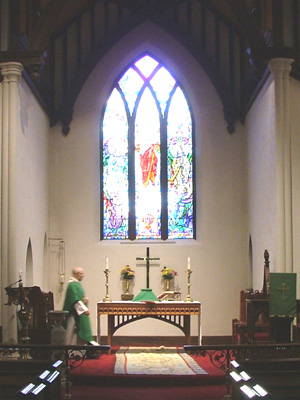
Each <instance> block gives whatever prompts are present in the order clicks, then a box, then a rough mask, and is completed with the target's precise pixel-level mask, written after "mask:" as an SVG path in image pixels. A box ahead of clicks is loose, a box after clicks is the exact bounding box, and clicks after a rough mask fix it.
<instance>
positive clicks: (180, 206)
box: [167, 87, 193, 239]
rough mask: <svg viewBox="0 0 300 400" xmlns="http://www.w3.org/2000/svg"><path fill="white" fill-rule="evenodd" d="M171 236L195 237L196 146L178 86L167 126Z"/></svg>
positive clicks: (169, 235) (186, 105) (185, 102)
mask: <svg viewBox="0 0 300 400" xmlns="http://www.w3.org/2000/svg"><path fill="white" fill-rule="evenodd" d="M167 140H168V237H169V238H173V239H177V238H192V237H193V146H192V120H191V113H190V110H189V107H188V104H187V101H186V99H185V96H184V94H183V92H182V90H181V89H180V88H179V87H178V88H177V89H176V91H175V94H174V96H173V98H172V100H171V103H170V108H169V113H168V125H167Z"/></svg>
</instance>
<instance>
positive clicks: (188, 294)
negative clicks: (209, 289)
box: [184, 268, 194, 302]
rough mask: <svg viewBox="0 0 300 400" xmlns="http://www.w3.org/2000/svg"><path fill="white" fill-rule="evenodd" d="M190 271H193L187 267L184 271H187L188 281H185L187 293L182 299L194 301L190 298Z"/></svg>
mask: <svg viewBox="0 0 300 400" xmlns="http://www.w3.org/2000/svg"><path fill="white" fill-rule="evenodd" d="M192 272H193V271H192V270H191V268H188V269H187V271H186V273H187V281H188V283H187V292H188V293H187V296H186V299H185V300H184V301H190V302H192V301H194V300H193V299H192V298H191V273H192Z"/></svg>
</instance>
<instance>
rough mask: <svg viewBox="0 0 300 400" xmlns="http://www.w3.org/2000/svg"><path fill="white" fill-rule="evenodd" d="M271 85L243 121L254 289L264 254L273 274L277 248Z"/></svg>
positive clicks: (260, 276) (258, 283)
mask: <svg viewBox="0 0 300 400" xmlns="http://www.w3.org/2000/svg"><path fill="white" fill-rule="evenodd" d="M274 126H275V114H274V84H273V81H272V79H271V78H269V79H268V81H267V82H266V83H265V85H264V88H263V89H262V91H261V92H260V94H259V96H258V97H257V99H256V100H255V103H254V104H253V105H252V108H251V110H250V111H249V113H248V115H247V119H246V129H247V142H248V144H247V147H248V177H247V179H248V203H249V235H251V238H252V248H253V288H254V289H257V290H262V287H263V274H264V268H263V267H264V251H265V250H266V249H267V250H268V251H269V254H270V270H271V272H272V271H273V272H274V257H275V245H276V227H275V221H276V202H275V198H276V186H275V185H276V176H275V173H276V160H275V158H276V153H275V150H276V149H275V129H274Z"/></svg>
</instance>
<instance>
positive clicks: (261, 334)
mask: <svg viewBox="0 0 300 400" xmlns="http://www.w3.org/2000/svg"><path fill="white" fill-rule="evenodd" d="M264 298H265V294H264V293H263V292H259V291H258V290H253V289H247V290H241V291H240V316H239V319H237V318H234V319H233V320H232V342H233V344H245V343H248V342H249V340H250V338H249V324H248V322H247V300H255V299H257V300H258V299H264ZM268 319H269V316H268V315H267V314H266V313H265V310H264V309H261V310H259V312H258V314H257V316H256V321H255V328H254V337H253V340H254V342H262V341H263V342H268V341H269V340H270V324H269V321H268Z"/></svg>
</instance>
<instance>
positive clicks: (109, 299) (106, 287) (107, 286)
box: [103, 268, 111, 303]
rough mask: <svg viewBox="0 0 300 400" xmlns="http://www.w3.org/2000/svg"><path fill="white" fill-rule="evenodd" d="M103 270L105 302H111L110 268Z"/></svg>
mask: <svg viewBox="0 0 300 400" xmlns="http://www.w3.org/2000/svg"><path fill="white" fill-rule="evenodd" d="M103 272H104V274H105V297H104V299H103V302H104V303H111V298H110V297H109V294H108V288H109V283H108V275H109V273H110V270H109V269H108V268H105V270H104V271H103Z"/></svg>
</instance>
